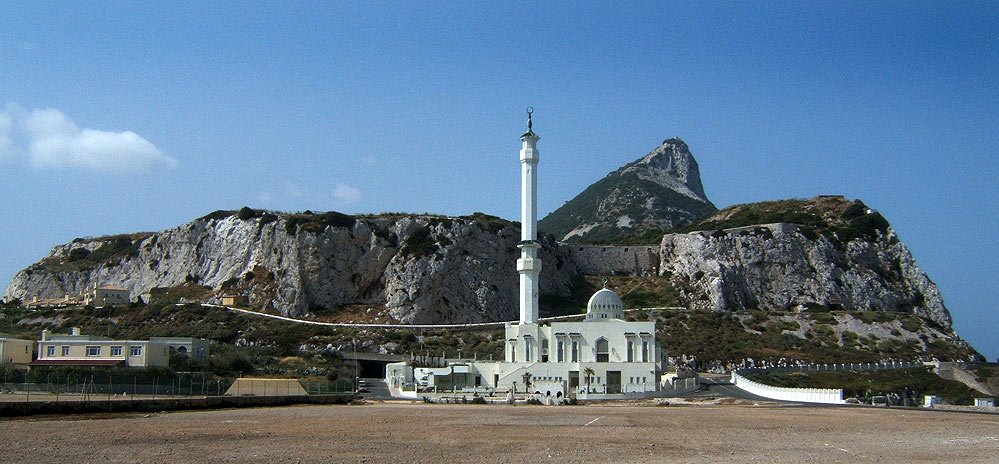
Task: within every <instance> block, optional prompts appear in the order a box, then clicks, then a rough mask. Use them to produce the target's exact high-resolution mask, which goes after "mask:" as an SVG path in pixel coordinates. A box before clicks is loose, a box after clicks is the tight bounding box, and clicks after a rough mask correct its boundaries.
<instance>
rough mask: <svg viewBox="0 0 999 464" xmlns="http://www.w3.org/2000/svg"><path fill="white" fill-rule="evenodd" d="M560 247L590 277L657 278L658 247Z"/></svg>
mask: <svg viewBox="0 0 999 464" xmlns="http://www.w3.org/2000/svg"><path fill="white" fill-rule="evenodd" d="M559 248H560V249H561V250H562V251H564V252H565V253H566V254H568V255H569V257H570V258H571V259H572V261H573V262H574V263H575V264H576V269H577V270H579V272H581V273H583V274H588V275H608V274H624V275H638V276H644V275H658V274H659V246H656V245H577V244H568V243H562V244H559Z"/></svg>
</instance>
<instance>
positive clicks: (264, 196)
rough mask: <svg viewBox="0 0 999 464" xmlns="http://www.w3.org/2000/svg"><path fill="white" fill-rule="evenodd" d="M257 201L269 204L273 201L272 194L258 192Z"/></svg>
mask: <svg viewBox="0 0 999 464" xmlns="http://www.w3.org/2000/svg"><path fill="white" fill-rule="evenodd" d="M257 201H259V202H260V203H261V204H263V205H270V204H271V202H273V201H274V195H272V194H271V192H266V191H265V192H260V195H257Z"/></svg>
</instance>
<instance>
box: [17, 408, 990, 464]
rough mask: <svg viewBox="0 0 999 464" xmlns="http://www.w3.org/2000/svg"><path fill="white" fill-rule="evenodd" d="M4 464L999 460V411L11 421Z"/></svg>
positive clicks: (229, 413)
mask: <svg viewBox="0 0 999 464" xmlns="http://www.w3.org/2000/svg"><path fill="white" fill-rule="evenodd" d="M0 443H2V445H0V462H33V463H38V462H98V461H99V462H266V463H284V462H371V463H375V462H378V463H380V462H400V463H438V462H488V463H507V462H511V463H521V462H523V463H528V462H560V463H561V462H635V463H638V462H643V463H647V462H705V463H708V462H710V463H715V462H726V463H739V462H907V463H921V462H927V463H929V462H961V463H976V462H980V463H985V462H989V463H996V462H999V415H995V414H962V413H955V412H938V411H913V410H897V409H887V410H886V409H873V408H859V407H787V406H777V405H753V404H735V405H722V404H706V405H696V406H693V405H691V406H676V405H673V406H668V407H656V406H652V405H651V403H641V404H635V403H631V404H621V403H604V404H595V405H585V406H564V407H546V406H505V405H503V406H500V405H432V404H422V403H400V402H387V403H377V402H376V403H368V404H365V405H355V406H293V407H282V408H258V409H230V410H218V411H197V412H172V413H158V414H129V415H110V414H108V415H92V416H65V417H31V418H22V419H5V420H0Z"/></svg>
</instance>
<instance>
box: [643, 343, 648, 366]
mask: <svg viewBox="0 0 999 464" xmlns="http://www.w3.org/2000/svg"><path fill="white" fill-rule="evenodd" d="M642 362H643V363H646V362H649V342H648V340H642Z"/></svg>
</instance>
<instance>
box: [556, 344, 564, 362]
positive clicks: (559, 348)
mask: <svg viewBox="0 0 999 464" xmlns="http://www.w3.org/2000/svg"><path fill="white" fill-rule="evenodd" d="M556 346H557V348H556V349H555V356H556V359H557V360H558V362H565V342H564V341H562V340H559V341H558V343H557V344H556Z"/></svg>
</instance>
